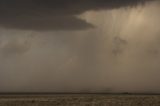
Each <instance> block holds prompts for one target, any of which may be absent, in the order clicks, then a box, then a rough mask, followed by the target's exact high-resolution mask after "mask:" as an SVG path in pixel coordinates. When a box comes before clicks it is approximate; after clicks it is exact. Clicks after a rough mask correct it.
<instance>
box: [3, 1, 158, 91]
mask: <svg viewBox="0 0 160 106" xmlns="http://www.w3.org/2000/svg"><path fill="white" fill-rule="evenodd" d="M159 11H160V1H159V0H54V1H53V0H52V1H51V0H45V1H44V0H26V1H23V2H22V0H14V1H13V0H1V1H0V14H1V16H0V92H84V91H88V92H89V91H92V92H136V93H137V92H141V93H143V92H148V93H153V92H154V93H160V84H159V81H160V77H159V75H160V65H159V63H160V20H159V19H160V14H159Z"/></svg>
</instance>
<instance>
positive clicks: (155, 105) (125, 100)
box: [0, 94, 160, 106]
mask: <svg viewBox="0 0 160 106" xmlns="http://www.w3.org/2000/svg"><path fill="white" fill-rule="evenodd" d="M0 106H160V95H109V94H108V95H107V94H106V95H105V94H60V95H0Z"/></svg>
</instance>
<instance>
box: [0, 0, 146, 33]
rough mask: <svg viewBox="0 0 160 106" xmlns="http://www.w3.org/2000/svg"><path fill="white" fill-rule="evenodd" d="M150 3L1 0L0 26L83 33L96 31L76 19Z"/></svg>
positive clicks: (129, 0)
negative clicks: (90, 13)
mask: <svg viewBox="0 0 160 106" xmlns="http://www.w3.org/2000/svg"><path fill="white" fill-rule="evenodd" d="M146 1H149V0H45V1H44V0H23V1H22V0H1V1H0V14H1V17H0V26H2V27H5V28H13V29H25V30H26V29H27V30H82V29H87V28H93V25H91V24H90V23H87V22H86V21H85V20H81V19H79V18H77V17H76V16H75V15H79V14H81V13H83V12H85V11H88V10H99V9H113V8H120V7H126V6H136V5H137V4H143V3H145V2H146Z"/></svg>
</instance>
